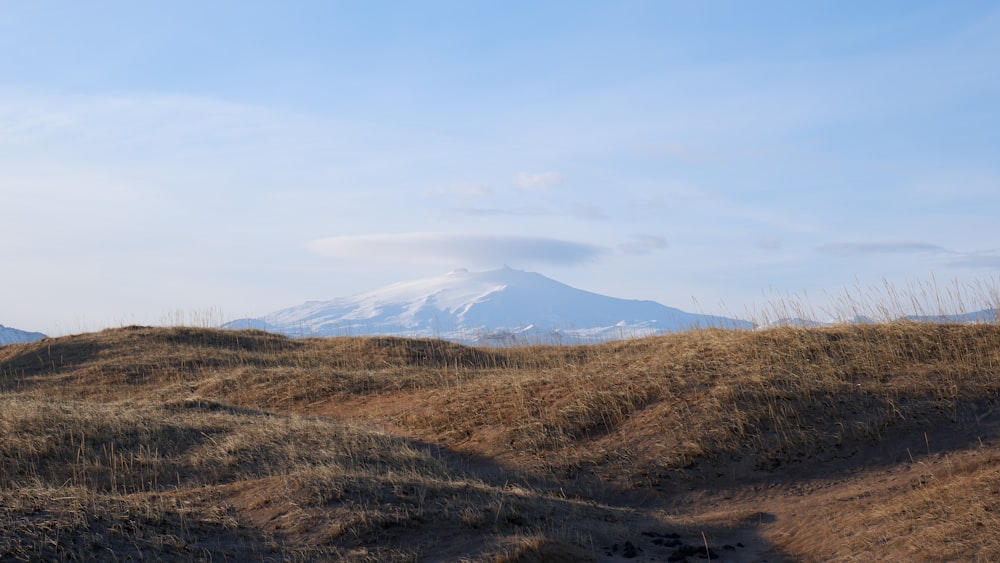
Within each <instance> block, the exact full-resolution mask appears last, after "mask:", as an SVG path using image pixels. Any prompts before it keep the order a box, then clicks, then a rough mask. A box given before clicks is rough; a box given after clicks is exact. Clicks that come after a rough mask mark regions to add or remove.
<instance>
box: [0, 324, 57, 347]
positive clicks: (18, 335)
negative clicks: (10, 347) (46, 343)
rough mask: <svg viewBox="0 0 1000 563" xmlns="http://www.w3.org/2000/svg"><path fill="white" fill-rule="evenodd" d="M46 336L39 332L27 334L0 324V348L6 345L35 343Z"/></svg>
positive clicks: (27, 332)
mask: <svg viewBox="0 0 1000 563" xmlns="http://www.w3.org/2000/svg"><path fill="white" fill-rule="evenodd" d="M45 337H46V336H45V335H44V334H42V333H40V332H29V331H26V330H20V329H16V328H11V327H9V326H4V325H2V324H0V346H3V345H6V344H20V343H24V342H35V341H37V340H41V339H43V338H45Z"/></svg>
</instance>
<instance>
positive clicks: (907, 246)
mask: <svg viewBox="0 0 1000 563" xmlns="http://www.w3.org/2000/svg"><path fill="white" fill-rule="evenodd" d="M820 250H821V251H823V252H826V253H828V254H834V255H837V256H854V255H858V254H913V253H924V252H927V253H939V252H948V251H947V250H945V249H944V248H942V247H940V246H938V245H936V244H928V243H924V242H844V243H835V244H826V245H823V246H821V247H820Z"/></svg>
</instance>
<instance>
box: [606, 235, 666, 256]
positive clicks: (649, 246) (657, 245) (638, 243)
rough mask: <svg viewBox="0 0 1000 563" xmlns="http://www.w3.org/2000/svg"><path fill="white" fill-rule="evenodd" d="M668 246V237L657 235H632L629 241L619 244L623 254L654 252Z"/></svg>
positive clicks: (636, 254) (635, 254) (634, 254)
mask: <svg viewBox="0 0 1000 563" xmlns="http://www.w3.org/2000/svg"><path fill="white" fill-rule="evenodd" d="M666 247H667V239H665V238H662V237H658V236H655V235H632V236H630V237H629V241H628V242H623V243H621V244H619V245H618V250H620V251H621V252H622V253H623V254H630V255H633V256H638V255H644V254H652V253H653V252H655V251H657V250H663V249H664V248H666Z"/></svg>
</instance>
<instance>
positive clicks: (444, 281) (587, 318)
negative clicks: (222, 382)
mask: <svg viewBox="0 0 1000 563" xmlns="http://www.w3.org/2000/svg"><path fill="white" fill-rule="evenodd" d="M700 327H721V328H745V329H749V328H752V325H751V324H750V323H749V322H746V321H741V320H736V319H730V318H726V317H718V316H712V315H701V314H695V313H687V312H684V311H681V310H680V309H675V308H673V307H667V306H665V305H661V304H659V303H656V302H654V301H640V300H629V299H618V298H615V297H608V296H605V295H600V294H597V293H592V292H589V291H583V290H580V289H576V288H573V287H570V286H568V285H566V284H563V283H560V282H557V281H555V280H552V279H550V278H547V277H545V276H543V275H541V274H537V273H533V272H525V271H521V270H515V269H512V268H502V269H499V270H492V271H487V272H469V271H467V270H455V271H453V272H450V273H448V274H445V275H442V276H437V277H431V278H424V279H418V280H413V281H408V282H401V283H396V284H393V285H389V286H386V287H383V288H380V289H376V290H374V291H370V292H366V293H361V294H358V295H355V296H352V297H345V298H340V299H333V300H330V301H310V302H307V303H304V304H302V305H298V306H295V307H289V308H287V309H282V310H280V311H276V312H274V313H271V314H269V315H266V316H264V317H263V318H257V319H241V320H238V321H233V322H231V323H227V324H226V325H224V327H223V328H231V329H238V328H258V329H262V330H267V331H271V332H277V333H282V334H286V335H288V336H293V337H311V336H347V335H349V336H359V335H375V334H380V335H402V336H417V337H435V338H443V339H446V340H453V341H457V342H464V343H489V342H494V343H516V342H523V341H527V342H553V341H556V342H558V341H566V342H599V341H606V340H614V339H621V338H629V337H633V336H646V335H651V334H662V333H667V332H677V331H684V330H690V329H694V328H700Z"/></svg>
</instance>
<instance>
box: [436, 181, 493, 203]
mask: <svg viewBox="0 0 1000 563" xmlns="http://www.w3.org/2000/svg"><path fill="white" fill-rule="evenodd" d="M492 194H493V190H492V189H490V188H489V187H488V186H484V185H482V184H458V185H456V186H449V187H445V188H439V189H436V190H428V191H426V192H424V197H454V198H461V199H482V198H486V197H489V196H490V195H492Z"/></svg>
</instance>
